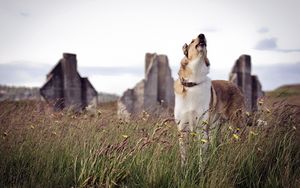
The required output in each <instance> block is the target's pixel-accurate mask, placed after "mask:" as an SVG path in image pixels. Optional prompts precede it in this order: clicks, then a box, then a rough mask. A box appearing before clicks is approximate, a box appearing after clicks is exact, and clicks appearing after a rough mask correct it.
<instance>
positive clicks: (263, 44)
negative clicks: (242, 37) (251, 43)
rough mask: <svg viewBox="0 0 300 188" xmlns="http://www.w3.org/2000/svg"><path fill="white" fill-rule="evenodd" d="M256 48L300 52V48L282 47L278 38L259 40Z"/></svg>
mask: <svg viewBox="0 0 300 188" xmlns="http://www.w3.org/2000/svg"><path fill="white" fill-rule="evenodd" d="M254 49H256V50H267V51H276V52H284V53H290V52H300V49H281V48H278V46H277V38H275V37H273V38H266V39H263V40H261V41H258V43H257V44H256V45H255V47H254Z"/></svg>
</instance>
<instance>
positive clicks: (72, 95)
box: [61, 53, 82, 111]
mask: <svg viewBox="0 0 300 188" xmlns="http://www.w3.org/2000/svg"><path fill="white" fill-rule="evenodd" d="M61 64H62V73H63V88H64V89H63V91H64V92H63V93H64V104H65V107H70V108H72V109H74V110H76V111H77V110H79V109H80V108H81V106H82V103H81V99H82V97H81V80H80V77H79V75H78V73H77V59H76V54H69V53H64V54H63V59H62V61H61Z"/></svg>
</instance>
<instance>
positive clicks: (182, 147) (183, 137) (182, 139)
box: [179, 130, 189, 167]
mask: <svg viewBox="0 0 300 188" xmlns="http://www.w3.org/2000/svg"><path fill="white" fill-rule="evenodd" d="M179 134H180V135H179V151H180V158H181V166H182V167H184V166H185V165H186V162H187V149H188V139H189V132H188V131H185V130H181V131H179Z"/></svg>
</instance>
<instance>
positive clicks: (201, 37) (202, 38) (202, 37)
mask: <svg viewBox="0 0 300 188" xmlns="http://www.w3.org/2000/svg"><path fill="white" fill-rule="evenodd" d="M198 39H199V45H200V46H201V47H202V48H203V47H206V45H207V44H206V38H205V35H204V34H202V33H201V34H200V35H198Z"/></svg>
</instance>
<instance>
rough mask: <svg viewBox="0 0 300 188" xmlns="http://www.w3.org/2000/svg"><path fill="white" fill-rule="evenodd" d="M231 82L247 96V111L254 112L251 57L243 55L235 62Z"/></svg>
mask: <svg viewBox="0 0 300 188" xmlns="http://www.w3.org/2000/svg"><path fill="white" fill-rule="evenodd" d="M229 80H230V81H232V82H233V83H235V84H236V85H237V86H238V87H239V88H240V90H241V91H242V92H243V94H244V96H245V100H246V101H245V103H246V109H247V110H248V111H251V110H252V77H251V57H250V56H249V55H241V56H240V57H239V59H238V60H237V61H236V62H235V65H234V67H233V69H232V72H231V74H230V78H229Z"/></svg>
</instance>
